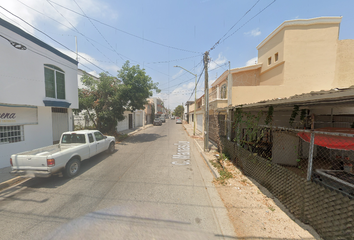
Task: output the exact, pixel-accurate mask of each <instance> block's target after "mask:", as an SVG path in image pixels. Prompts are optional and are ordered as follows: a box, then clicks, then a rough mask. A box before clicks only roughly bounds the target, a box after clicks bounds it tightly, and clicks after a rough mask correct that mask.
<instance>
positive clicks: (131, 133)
mask: <svg viewBox="0 0 354 240" xmlns="http://www.w3.org/2000/svg"><path fill="white" fill-rule="evenodd" d="M152 126H153V125H152V124H149V125H146V126H145V127H141V128H138V129H137V130H135V131H133V132H130V133H128V134H127V135H128V136H130V135H133V134H135V133H137V132H140V131H141V130H144V129H147V128H149V127H152Z"/></svg>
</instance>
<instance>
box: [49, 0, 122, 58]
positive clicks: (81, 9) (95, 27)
mask: <svg viewBox="0 0 354 240" xmlns="http://www.w3.org/2000/svg"><path fill="white" fill-rule="evenodd" d="M48 2H49V0H48ZM74 2H75V3H76V5H77V6H78V7H79V8H80V10H81V11H82V13H83V14H84V15H85V17H87V15H86V13H85V12H84V10H82V8H81V7H80V5H79V4H78V3H77V2H76V1H75V0H74ZM87 19H88V20H89V21H90V23H91V24H92V25H93V26H94V28H95V29H96V30H97V32H98V33H99V34H100V35H101V37H102V38H103V39H104V40H105V41H106V43H107V44H108V45H109V46H110V47H111V50H113V51H114V52H115V53H116V54H117V55H118V56H119V57H120V58H121V59H122V60H123V61H124V59H123V58H122V56H120V54H119V53H118V52H117V51H116V50H115V49H114V48H113V47H112V45H111V44H110V43H109V42H108V41H107V39H106V38H105V37H104V36H103V34H102V33H101V31H100V30H98V28H97V27H96V25H95V24H93V22H92V21H91V19H90V18H88V17H87Z"/></svg>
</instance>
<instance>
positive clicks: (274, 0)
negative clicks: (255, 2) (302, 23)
mask: <svg viewBox="0 0 354 240" xmlns="http://www.w3.org/2000/svg"><path fill="white" fill-rule="evenodd" d="M275 2H276V0H273V2H271V3H270V4H268V5H267V6H266V7H265V8H263V9H262V10H261V11H259V12H258V13H257V14H256V15H254V16H253V17H251V18H250V19H249V20H248V21H247V22H245V23H244V24H243V25H242V26H241V27H239V28H238V29H236V31H234V32H233V33H231V34H230V35H228V36H227V37H225V38H224V39H223V40H222V42H224V41H225V40H226V39H228V38H229V37H231V36H232V35H234V34H235V33H236V32H238V30H240V29H241V28H242V27H243V26H245V25H246V24H247V23H249V22H250V21H251V20H253V19H254V18H255V17H257V16H258V15H259V14H261V13H262V12H263V11H264V10H266V9H267V8H269V7H270V6H271V5H272V4H273V3H275Z"/></svg>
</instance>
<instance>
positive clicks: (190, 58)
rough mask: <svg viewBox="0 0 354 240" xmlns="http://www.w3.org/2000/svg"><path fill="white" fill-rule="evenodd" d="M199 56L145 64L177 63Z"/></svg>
mask: <svg viewBox="0 0 354 240" xmlns="http://www.w3.org/2000/svg"><path fill="white" fill-rule="evenodd" d="M200 56H202V55H200V54H199V55H195V56H191V57H186V58H180V59H175V60H167V61H158V62H147V63H146V64H158V63H170V62H177V61H181V60H186V59H191V58H195V57H200Z"/></svg>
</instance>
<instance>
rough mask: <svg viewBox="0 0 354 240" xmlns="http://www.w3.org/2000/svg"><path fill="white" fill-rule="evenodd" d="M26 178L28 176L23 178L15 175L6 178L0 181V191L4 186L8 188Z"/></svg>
mask: <svg viewBox="0 0 354 240" xmlns="http://www.w3.org/2000/svg"><path fill="white" fill-rule="evenodd" d="M26 180H28V178H23V177H15V178H12V179H10V180H7V181H5V182H2V183H0V192H1V191H2V190H4V189H6V188H9V187H11V186H13V185H15V184H19V183H22V182H24V181H26Z"/></svg>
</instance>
